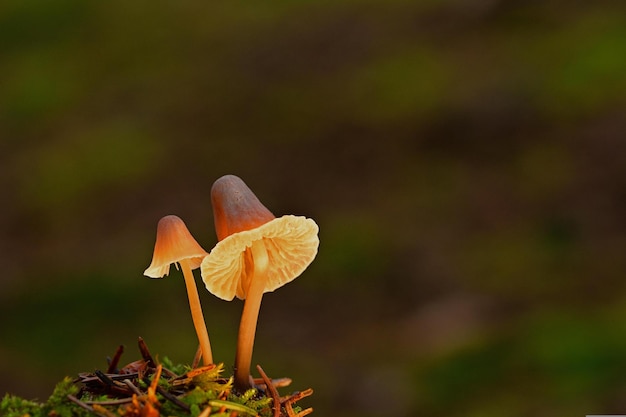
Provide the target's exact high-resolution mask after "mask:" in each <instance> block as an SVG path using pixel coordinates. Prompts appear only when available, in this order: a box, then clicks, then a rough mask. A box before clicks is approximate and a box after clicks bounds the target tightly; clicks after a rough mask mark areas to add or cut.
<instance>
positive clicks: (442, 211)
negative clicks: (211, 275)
mask: <svg viewBox="0 0 626 417" xmlns="http://www.w3.org/2000/svg"><path fill="white" fill-rule="evenodd" d="M625 110H626V3H625V2H623V1H619V0H616V1H609V0H598V1H593V2H587V1H532V0H529V1H503V0H502V1H500V0H468V1H461V0H439V1H435V0H426V1H405V0H386V1H368V0H362V1H350V0H339V1H337V0H336V1H296V2H290V1H271V2H219V1H218V2H196V1H178V2H160V1H151V2H147V1H136V2H128V1H118V0H113V1H107V2H85V1H82V0H57V1H34V0H19V1H18V0H9V1H4V2H2V4H1V5H0V187H1V190H2V198H1V200H2V204H0V231H1V236H0V264H1V268H2V272H1V274H0V394H3V393H4V392H11V393H14V394H18V395H22V396H25V397H28V398H38V399H42V400H43V399H45V398H47V396H48V394H49V393H50V392H51V389H52V387H53V386H54V384H55V383H56V382H57V381H59V380H60V379H61V378H62V377H64V376H65V375H75V374H77V373H78V372H84V371H93V370H95V369H102V368H104V367H105V366H106V361H105V358H106V357H107V356H111V355H112V354H113V353H114V351H115V349H116V348H117V346H118V345H119V344H124V345H125V346H126V353H125V354H124V356H123V358H122V359H123V362H124V361H126V362H130V361H133V360H135V359H138V358H139V354H138V352H137V349H136V341H137V337H138V336H142V337H143V338H144V339H145V340H146V341H147V343H148V345H149V347H150V348H151V350H152V352H153V353H154V354H156V355H159V357H163V356H168V357H170V358H171V359H173V360H174V361H180V362H187V363H189V362H190V361H191V360H192V357H193V354H194V352H195V349H196V346H197V345H196V343H197V341H196V340H195V334H194V331H193V327H192V323H191V319H190V315H189V310H188V306H187V304H186V296H185V289H184V285H183V281H182V278H181V277H180V275H179V274H178V273H172V274H171V275H170V276H169V277H168V278H166V279H163V280H150V279H148V278H146V277H143V276H142V273H143V270H144V269H145V268H146V267H147V266H148V264H149V263H150V258H151V255H152V248H153V244H154V238H155V232H156V224H157V221H158V220H159V218H160V217H161V216H164V215H166V214H177V215H179V216H180V217H182V218H183V219H184V220H185V221H186V223H187V225H188V227H189V228H190V230H191V231H192V233H193V234H194V235H195V237H196V238H197V239H198V241H199V242H200V243H201V244H202V245H203V246H204V247H205V249H207V250H210V248H211V247H212V246H213V245H214V244H215V243H216V238H215V232H214V228H213V220H212V214H211V207H210V196H209V190H210V187H211V184H212V182H213V181H214V180H215V179H217V178H218V177H220V176H221V175H223V174H227V173H231V174H236V175H238V176H240V177H242V178H243V179H244V180H245V181H246V182H247V183H248V185H249V186H250V187H251V188H252V189H253V190H254V191H255V192H256V194H257V195H258V196H259V197H260V199H261V200H262V201H263V202H264V203H265V205H266V206H267V207H268V208H270V209H271V210H272V211H273V212H274V213H275V214H277V215H281V214H299V215H306V216H308V217H311V218H314V219H315V220H316V221H317V222H318V224H319V225H320V240H321V245H320V251H319V254H318V257H317V259H316V260H315V262H314V263H313V264H312V265H311V267H310V268H309V269H308V270H307V271H306V272H305V273H304V274H303V275H302V276H301V277H300V278H299V279H297V280H296V281H294V282H293V283H291V284H289V285H287V286H286V287H284V288H282V289H280V290H279V291H276V292H274V293H271V294H267V295H266V297H265V298H264V303H263V306H262V312H261V318H260V323H259V328H258V333H257V342H256V347H255V357H254V362H255V363H260V364H261V365H262V366H263V367H264V369H265V370H266V372H268V373H269V374H270V375H271V376H274V377H278V376H290V377H292V378H293V379H294V383H293V389H304V388H308V387H313V388H314V389H315V394H314V396H313V397H312V398H310V399H308V400H306V401H303V405H307V406H313V407H314V408H315V409H316V412H315V414H314V415H319V416H329V415H333V416H343V417H351V416H360V417H363V416H418V415H430V416H479V415H480V416H527V415H535V416H552V415H579V416H580V415H585V414H624V413H626V256H625V250H626V117H625V115H626V111H625ZM198 280H199V277H198ZM202 302H203V306H204V309H205V317H206V320H207V325H208V328H209V332H210V335H211V339H212V344H213V346H214V355H215V357H216V359H217V360H220V361H224V362H225V363H226V364H227V366H230V365H231V364H232V361H233V358H234V345H235V337H236V332H237V326H238V320H239V314H240V311H241V306H242V304H241V302H238V301H233V302H231V303H228V302H224V301H221V300H219V299H217V298H215V297H213V296H211V295H210V294H209V293H208V292H205V291H202Z"/></svg>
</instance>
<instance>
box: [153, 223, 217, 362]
mask: <svg viewBox="0 0 626 417" xmlns="http://www.w3.org/2000/svg"><path fill="white" fill-rule="evenodd" d="M206 255H207V252H206V251H205V250H204V249H202V247H201V246H200V245H199V244H198V242H197V241H196V240H195V239H194V238H193V236H192V235H191V233H189V230H188V229H187V226H186V225H185V223H184V222H183V221H182V220H181V219H180V217H177V216H173V215H169V216H165V217H163V218H162V219H161V220H159V224H158V226H157V236H156V243H155V245H154V254H153V255H152V263H151V264H150V266H149V267H148V269H146V270H145V271H144V275H145V276H147V277H150V278H163V276H164V275H168V274H169V272H170V265H171V264H176V268H177V269H178V265H180V269H182V271H183V277H184V278H185V285H186V287H187V297H188V298H189V307H190V308H191V318H192V319H193V325H194V327H195V329H196V333H197V334H198V340H199V341H200V350H201V351H202V360H203V362H204V364H205V365H209V364H211V363H213V354H212V353H211V343H210V342H209V333H208V332H207V329H206V324H205V322H204V317H203V315H202V307H201V306H200V297H199V296H198V289H197V288H196V282H195V280H194V276H193V272H192V270H194V269H196V268H198V267H199V266H200V262H202V259H203V258H204V257H205V256H206Z"/></svg>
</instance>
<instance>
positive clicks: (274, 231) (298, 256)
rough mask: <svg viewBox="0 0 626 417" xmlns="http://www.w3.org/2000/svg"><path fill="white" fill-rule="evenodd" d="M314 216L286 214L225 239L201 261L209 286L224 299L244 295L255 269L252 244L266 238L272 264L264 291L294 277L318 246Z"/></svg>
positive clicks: (310, 258)
mask: <svg viewBox="0 0 626 417" xmlns="http://www.w3.org/2000/svg"><path fill="white" fill-rule="evenodd" d="M318 230H319V229H318V226H317V224H316V223H315V222H314V221H313V220H312V219H307V218H305V217H301V216H291V215H287V216H283V217H279V218H275V219H273V220H269V221H268V222H266V223H264V224H262V225H261V226H258V227H256V228H253V229H251V230H244V231H240V232H237V233H233V234H230V235H229V236H227V237H225V238H224V239H222V240H221V241H220V242H218V243H217V245H216V246H215V247H214V248H213V250H212V251H211V253H210V254H209V255H208V256H206V257H205V258H204V260H203V261H202V263H201V265H200V270H201V273H202V279H203V280H204V283H205V285H206V288H207V289H208V290H209V291H210V292H211V293H213V294H214V295H215V296H217V297H219V298H221V299H223V300H228V301H230V300H232V299H233V298H234V297H235V296H236V297H237V298H240V299H245V298H246V295H247V291H248V287H249V285H250V279H251V278H252V275H253V273H254V272H253V271H254V260H253V258H252V255H251V252H250V247H251V246H252V242H254V241H256V240H260V239H262V240H263V244H264V245H265V248H266V249H267V255H268V258H269V266H268V271H267V282H266V285H265V290H264V292H270V291H274V290H275V289H277V288H279V287H281V286H283V285H285V284H286V283H288V282H290V281H293V280H294V279H295V278H297V277H298V276H299V275H300V274H301V273H302V272H303V271H304V270H305V269H306V267H307V266H308V265H309V264H310V263H311V262H312V261H313V259H314V258H315V255H316V254H317V248H318V246H319V239H318V237H317V234H318Z"/></svg>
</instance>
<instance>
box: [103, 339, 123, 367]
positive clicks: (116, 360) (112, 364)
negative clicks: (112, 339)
mask: <svg viewBox="0 0 626 417" xmlns="http://www.w3.org/2000/svg"><path fill="white" fill-rule="evenodd" d="M122 353H124V345H119V346H118V348H117V350H116V351H115V355H113V359H111V360H109V368H108V369H107V374H112V373H114V372H116V371H117V364H118V363H120V358H121V357H122Z"/></svg>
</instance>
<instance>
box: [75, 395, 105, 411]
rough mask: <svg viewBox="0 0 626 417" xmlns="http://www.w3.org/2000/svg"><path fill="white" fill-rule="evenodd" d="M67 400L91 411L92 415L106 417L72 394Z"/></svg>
mask: <svg viewBox="0 0 626 417" xmlns="http://www.w3.org/2000/svg"><path fill="white" fill-rule="evenodd" d="M67 399H68V400H70V401H72V402H73V403H76V404H78V406H79V407H81V408H84V409H85V410H87V411H89V412H90V413H94V414H95V415H97V416H99V417H106V416H105V415H104V414H101V413H99V412H97V411H96V410H94V409H93V407H91V406H90V405H88V404H86V403H84V402H82V401H81V400H79V399H78V398H76V397H74V396H73V395H71V394H68V396H67Z"/></svg>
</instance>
